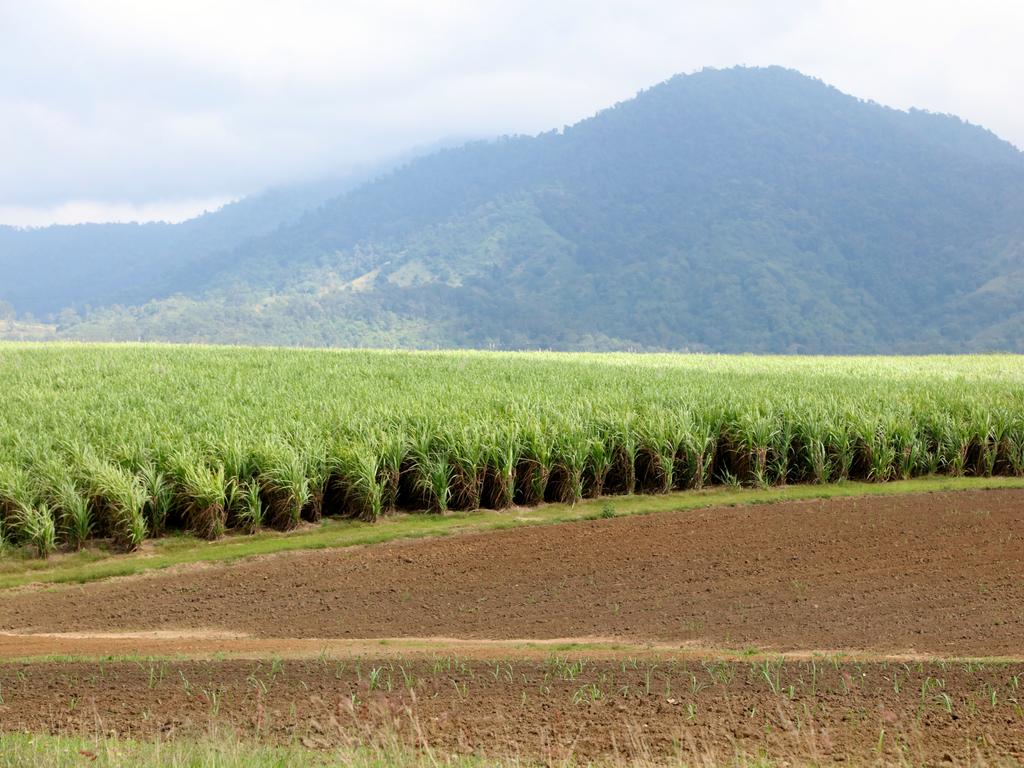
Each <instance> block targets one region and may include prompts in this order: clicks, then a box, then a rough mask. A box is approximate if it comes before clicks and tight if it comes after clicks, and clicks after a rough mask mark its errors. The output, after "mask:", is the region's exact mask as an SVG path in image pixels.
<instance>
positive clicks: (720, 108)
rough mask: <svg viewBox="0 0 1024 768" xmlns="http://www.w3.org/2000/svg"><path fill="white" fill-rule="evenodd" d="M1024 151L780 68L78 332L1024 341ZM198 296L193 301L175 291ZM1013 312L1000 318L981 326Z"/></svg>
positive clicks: (114, 313)
mask: <svg viewBox="0 0 1024 768" xmlns="http://www.w3.org/2000/svg"><path fill="white" fill-rule="evenodd" d="M1022 244H1024V153H1021V152H1020V151H1019V150H1018V149H1017V148H1016V147H1014V146H1013V145H1011V144H1009V143H1008V142H1005V141H1003V140H1002V139H999V138H998V137H997V136H995V134H993V133H991V132H990V131H987V130H986V129H983V128H981V127H979V126H973V125H971V124H969V123H966V122H964V121H962V120H960V119H959V118H954V117H951V116H945V115H937V114H933V113H929V112H923V111H920V110H915V111H906V112H904V111H900V110H894V109H891V108H889V107H883V106H881V105H877V104H874V103H873V102H868V101H863V100H860V99H857V98H855V97H852V96H848V95H846V94H843V93H842V92H841V91H839V90H837V89H835V88H833V87H831V86H828V85H826V84H824V83H822V82H821V81H818V80H814V79H812V78H808V77H806V76H803V75H801V74H799V73H797V72H794V71H792V70H784V69H781V68H760V69H745V68H735V69H729V70H704V71H702V72H700V73H696V74H693V75H680V76H676V77H674V78H671V79H669V80H667V81H665V82H664V83H661V84H659V85H656V86H653V87H651V88H649V89H646V90H644V91H642V92H641V93H640V94H638V95H637V96H636V97H635V98H633V99H630V100H628V101H624V102H620V103H619V104H616V105H614V106H612V107H609V108H607V109H605V110H601V111H600V112H598V113H597V114H595V115H594V116H592V117H590V118H587V119H585V120H582V121H580V122H578V123H576V124H574V125H572V126H567V127H565V128H563V129H562V130H559V131H549V132H546V133H542V134H539V135H537V136H516V137H505V138H501V139H497V140H494V141H487V142H474V143H470V144H467V145H464V146H462V147H458V148H450V149H445V150H442V151H441V152H437V153H434V154H431V155H428V156H425V157H420V158H417V159H415V160H412V161H411V162H409V163H407V164H405V165H403V166H401V167H399V168H396V169H394V170H391V171H390V172H388V173H385V174H383V175H381V176H379V177H377V178H375V179H374V180H372V181H369V182H367V183H364V184H360V185H357V186H354V187H353V188H351V189H349V190H347V191H345V192H344V193H343V194H341V195H339V196H336V197H333V198H331V199H328V200H326V201H324V202H323V204H322V205H320V206H319V207H317V208H316V209H314V210H309V211H306V212H304V213H302V214H301V215H299V216H297V217H295V218H294V219H293V220H291V221H289V222H284V223H282V225H281V226H279V227H275V228H274V229H272V230H271V231H269V232H265V233H262V234H258V235H257V236H255V237H252V238H249V239H246V240H245V241H244V242H243V243H241V244H240V245H238V246H236V247H235V248H233V249H224V250H221V251H218V252H217V253H216V254H214V255H211V257H210V258H207V259H205V260H200V261H198V262H196V263H194V264H190V265H189V266H188V268H186V269H185V270H184V271H182V272H180V273H179V274H178V275H176V276H175V277H174V278H173V279H171V280H169V281H168V282H167V286H168V287H166V288H165V290H164V295H163V296H153V297H152V299H151V300H150V301H148V302H137V306H134V307H127V308H125V307H111V308H101V309H97V310H94V311H93V312H90V313H89V314H88V315H87V316H86V318H85V319H84V320H82V321H79V322H72V323H70V324H68V326H67V327H65V328H63V329H62V331H61V333H62V334H64V335H67V336H72V337H76V338H114V339H117V338H132V339H135V338H143V339H163V340H177V341H226V342H229V343H230V342H235V343H285V344H296V343H297V344H304V345H314V346H316V345H344V346H363V345H375V346H394V345H399V346H428V347H431V346H489V347H498V348H536V347H543V348H556V349H603V348H608V349H622V348H636V349H693V350H714V351H733V352H735V351H752V352H754V351H760V352H837V353H838V352H847V353H849V352H882V351H893V352H896V351H899V352H917V351H969V350H973V349H1010V350H1017V349H1018V348H1019V344H1020V342H1019V340H1020V338H1021V337H1022V336H1024V300H1022V296H1024V274H1022V273H1021V267H1022V262H1021V258H1020V257H1021V255H1022V250H1024V245H1022ZM173 293H177V294H179V295H171V294H173ZM993 301H994V302H998V303H999V305H1000V307H1001V312H1000V316H999V317H998V318H990V317H989V316H988V315H989V314H991V313H978V312H971V308H972V307H973V306H974V304H975V303H977V302H993Z"/></svg>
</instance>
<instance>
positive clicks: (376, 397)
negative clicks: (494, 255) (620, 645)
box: [0, 344, 1024, 556]
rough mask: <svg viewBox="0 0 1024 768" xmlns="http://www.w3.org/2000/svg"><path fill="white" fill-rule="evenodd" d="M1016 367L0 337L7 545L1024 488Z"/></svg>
mask: <svg viewBox="0 0 1024 768" xmlns="http://www.w3.org/2000/svg"><path fill="white" fill-rule="evenodd" d="M1022 405H1024V365H1022V364H1021V360H1020V359H1019V358H1017V357H1014V356H971V357H914V358H789V357H776V358H773V357H748V356H706V355H627V354H610V355H584V354H553V353H551V354H549V353H485V352H436V353H426V352H419V353H415V352H386V351H376V352H374V351H323V350H319V351H312V350H281V349H239V348H210V347H165V346H145V345H137V346H136V345H132V346H113V345H28V344H25V345H20V344H19V345H3V346H0V537H2V538H3V540H4V541H6V542H8V543H12V544H18V545H27V546H32V547H34V548H35V549H36V550H37V551H38V553H39V554H40V555H43V556H45V555H46V554H47V553H49V552H50V551H52V550H53V549H54V548H56V547H58V546H65V547H69V548H75V547H80V546H82V545H83V544H84V543H85V542H86V541H87V540H89V539H90V538H93V537H100V538H106V539H110V540H112V541H113V542H114V543H115V544H116V545H118V546H120V547H123V548H125V549H132V548H135V547H137V546H138V545H139V544H140V543H141V542H142V541H143V540H144V539H145V538H146V537H147V536H159V535H161V534H162V533H163V532H165V531H166V530H168V529H186V530H189V531H192V532H194V533H195V534H197V535H199V536H203V537H207V538H215V537H217V536H220V535H222V534H223V533H224V532H225V531H226V530H228V529H236V530H245V531H254V530H257V529H259V528H261V527H263V526H267V527H273V528H277V529H282V530H287V529H289V528H293V527H295V526H297V525H298V524H299V523H300V522H301V521H302V520H311V521H315V520H317V519H318V518H319V517H320V516H321V515H325V514H326V515H338V516H349V517H357V518H360V519H364V520H373V519H375V518H377V517H378V516H380V515H383V514H387V513H388V512H391V511H392V510H395V509H406V510H424V511H431V512H444V511H446V510H448V509H475V508H479V507H488V508H499V509H500V508H504V507H508V506H511V505H514V504H516V505H532V504H538V503H541V502H543V501H561V502H570V503H571V502H574V501H575V500H578V499H580V498H584V497H596V496H600V495H607V494H624V493H634V492H643V493H663V492H666V491H669V490H672V489H687V488H700V487H702V486H705V485H709V484H713V483H735V484H741V483H742V484H751V485H775V484H783V483H826V482H835V481H841V480H844V479H867V480H874V481H879V482H881V481H885V480H890V479H904V478H909V477H912V476H917V475H928V474H948V475H954V476H956V475H983V476H988V475H1024V408H1022Z"/></svg>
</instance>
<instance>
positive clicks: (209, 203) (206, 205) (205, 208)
mask: <svg viewBox="0 0 1024 768" xmlns="http://www.w3.org/2000/svg"><path fill="white" fill-rule="evenodd" d="M230 202H231V198H225V197H213V198H207V199H204V200H165V201H156V202H149V203H124V202H122V203H110V202H102V201H97V200H72V201H69V202H66V203H61V204H59V205H54V206H42V207H40V206H17V205H0V225H9V226H15V227H46V226H49V225H50V224H85V223H96V224H100V223H104V222H144V221H167V222H171V223H176V222H179V221H185V220H186V219H191V218H193V217H195V216H199V215H200V214H202V213H205V212H212V211H216V210H217V209H218V208H221V207H223V206H225V205H227V204H228V203H230Z"/></svg>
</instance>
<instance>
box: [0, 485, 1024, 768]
mask: <svg viewBox="0 0 1024 768" xmlns="http://www.w3.org/2000/svg"><path fill="white" fill-rule="evenodd" d="M0 631H2V632H4V633H5V634H4V635H3V636H0V656H2V657H6V658H8V659H11V658H14V657H18V656H25V655H32V654H38V653H40V652H45V649H46V648H48V647H49V648H51V649H53V652H60V653H69V654H74V653H76V652H78V653H83V654H86V653H87V654H91V655H99V654H101V653H102V651H103V650H104V649H109V652H110V653H125V652H130V651H131V650H132V649H136V650H137V651H138V652H150V653H156V652H160V651H159V649H160V648H164V649H167V652H171V650H173V651H174V652H180V651H181V650H183V649H184V650H186V651H187V650H192V651H193V652H195V653H196V654H198V655H203V653H204V649H206V658H205V660H203V659H196V660H191V661H186V660H177V661H138V662H136V661H108V662H105V663H102V664H100V663H97V662H87V661H76V662H69V663H53V662H36V663H30V664H25V663H21V662H13V661H11V662H7V663H5V664H2V665H0V697H2V699H0V728H2V729H5V730H10V729H20V728H28V729H33V730H46V731H51V732H63V731H71V732H77V733H96V732H97V729H100V730H103V731H107V732H114V733H121V734H128V733H130V734H131V735H133V736H139V737H144V736H151V735H168V734H171V735H173V734H179V733H193V732H197V731H203V730H205V729H208V728H211V727H213V726H218V727H219V726H225V725H226V726H227V727H230V728H233V729H236V730H237V731H238V732H239V734H241V735H243V736H260V737H265V738H269V739H271V740H274V741H290V740H293V739H298V740H299V741H301V742H302V743H305V744H307V745H309V746H314V747H317V746H330V745H333V744H338V743H346V742H351V741H354V740H358V741H367V740H370V741H372V740H374V739H380V738H397V739H400V740H402V741H409V742H413V743H418V744H429V745H430V746H431V747H434V748H438V749H446V750H456V751H477V752H480V751H483V752H487V753H490V754H502V755H504V754H510V753H511V754H514V755H520V756H523V755H527V756H531V757H537V758H540V759H541V760H544V761H556V760H561V759H563V758H564V757H565V756H567V755H570V754H571V755H575V756H576V757H577V758H580V759H589V758H592V757H597V756H601V757H607V756H609V755H618V756H621V757H629V756H645V757H649V756H654V757H657V758H661V757H667V756H671V755H676V754H681V755H682V756H683V757H684V758H685V759H686V760H687V761H688V762H691V763H693V762H701V761H706V760H705V758H707V759H708V760H715V761H717V760H722V759H724V760H731V759H732V756H733V755H734V754H735V753H736V752H737V750H739V751H744V752H749V753H753V754H760V753H762V752H764V753H767V754H771V755H777V756H780V757H784V758H786V759H787V760H794V759H795V760H810V761H822V760H826V759H828V760H832V759H842V758H849V757H851V756H852V757H858V758H860V759H861V761H864V760H872V761H876V760H878V761H881V762H892V761H894V760H897V759H907V760H909V761H910V762H914V763H919V762H920V763H940V762H946V763H949V762H953V763H963V762H968V761H971V762H976V761H978V760H979V759H981V760H983V761H987V762H989V763H990V764H992V763H993V762H996V763H998V762H1002V761H1004V760H1006V761H1010V762H1011V763H1012V762H1014V761H1016V762H1017V763H1019V762H1021V761H1024V710H1022V706H1024V691H1022V690H1021V684H1022V683H1024V663H1022V661H1021V659H1022V657H1024V491H1020V490H1001V491H979V492H957V493H935V494H925V495H917V496H891V497H868V498H856V499H841V500H831V501H808V502H794V503H778V504H771V505H760V506H746V507H736V508H714V509H706V510H699V511H688V512H678V513H660V514H656V515H649V516H635V517H622V518H615V519H608V520H599V521H588V522H579V523H571V524H564V525H558V526H542V527H533V528H518V529H513V530H507V531H499V532H490V533H478V534H467V535H459V536H453V537H450V538H440V539H431V540H418V541H410V542H397V543H392V544H384V545H376V546H373V547H367V548H360V549H347V550H329V551H318V552H303V553H292V554H284V555H279V556H273V557H266V558H260V559H253V560H249V561H243V562H240V563H237V564H233V565H220V566H212V567H203V568H193V569H185V570H179V571H175V572H159V573H154V574H148V575H144V576H141V577H132V578H126V579H116V580H110V581H107V582H96V583H91V584H86V585H81V586H69V587H59V588H54V589H23V590H16V591H11V592H8V593H5V594H0ZM48 633H50V634H52V633H61V634H60V635H59V636H56V637H54V636H48ZM128 633H150V634H149V635H145V637H149V638H150V639H149V640H144V639H142V640H125V636H127V634H128ZM118 635H120V637H118ZM134 637H136V638H139V637H144V636H143V635H141V634H139V635H134ZM394 638H434V639H433V640H431V641H430V642H426V643H424V644H422V645H421V646H419V650H417V651H416V652H411V653H408V654H404V653H402V652H398V653H396V652H395V651H394V650H392V651H389V652H387V653H384V652H383V648H384V646H379V648H380V651H379V652H375V651H374V650H373V644H374V643H376V642H378V641H382V640H384V639H392V640H391V641H390V642H391V643H397V644H399V645H400V643H399V641H396V640H394ZM552 639H566V640H572V641H576V642H587V641H593V640H595V639H601V640H603V641H605V642H608V641H617V642H620V643H622V644H624V645H628V646H629V648H632V649H633V650H629V649H628V648H627V649H626V650H623V651H621V653H620V655H619V657H618V658H615V657H613V655H611V652H610V651H609V650H608V649H609V646H607V645H606V646H604V647H603V650H602V651H601V652H599V653H598V652H595V653H592V654H590V656H589V658H587V659H584V658H583V657H581V656H580V655H579V654H580V653H583V654H586V653H587V651H586V650H581V646H576V647H575V649H574V650H572V651H569V653H571V654H573V655H571V656H569V657H560V656H558V655H557V654H558V653H559V651H558V650H557V648H558V646H557V645H556V644H551V643H548V644H540V645H538V646H536V647H534V648H533V649H532V650H530V651H529V652H526V651H521V652H520V651H516V650H515V647H516V646H515V644H514V643H508V642H506V643H504V644H501V645H499V646H495V647H492V648H491V649H490V650H488V649H487V646H486V645H485V644H486V643H488V642H491V641H526V640H534V641H550V640H552ZM456 641H462V644H461V645H460V643H459V642H456ZM466 641H472V642H475V643H477V645H476V646H475V647H474V646H473V645H472V644H466ZM147 642H148V643H150V645H149V646H147V645H146V643H147ZM402 642H409V641H402ZM48 643H49V644H50V645H47V644H48ZM125 643H128V644H127V645H126V644H125ZM134 643H138V645H137V646H136V645H134ZM321 643H322V647H323V648H324V649H325V651H324V653H323V654H321V656H320V657H319V658H316V657H315V656H314V654H313V653H312V652H311V649H313V648H314V647H319V646H320V645H321ZM345 643H349V645H347V646H346V645H345ZM161 644H163V645H161ZM644 644H650V647H649V648H648V649H647V651H646V652H641V651H638V650H636V649H642V648H643V646H644ZM271 648H277V649H284V651H285V653H284V658H283V660H279V661H277V662H271V661H266V660H263V661H259V660H240V659H232V660H214V659H213V658H210V657H209V654H210V653H212V652H213V650H214V649H215V650H216V651H217V652H218V653H227V654H229V655H230V654H231V653H232V652H233V651H237V652H239V653H240V654H254V653H255V654H257V655H260V654H265V653H267V652H268V649H271ZM345 648H347V649H348V650H347V651H346V650H345ZM538 648H540V650H538ZM288 649H294V651H295V653H294V655H291V656H289V655H288V653H289V650H288ZM730 649H731V650H730ZM815 651H822V652H823V653H818V654H815V653H814V652H815ZM836 651H843V652H848V653H853V654H857V656H856V658H859V659H861V660H860V661H856V660H852V659H853V658H854V657H852V656H850V657H843V656H840V655H836V654H835V652H836ZM273 652H274V653H277V652H278V651H277V650H275V651H273ZM779 652H803V654H804V656H803V658H800V659H797V658H794V654H792V653H791V654H790V658H789V659H788V660H785V661H781V660H773V659H774V658H776V657H775V656H774V654H776V653H779ZM744 653H749V654H752V655H751V656H750V658H749V659H744V658H743V656H742V654H744ZM457 654H461V656H460V655H457ZM730 654H731V660H724V661H723V660H721V659H722V658H727V659H728V658H730ZM300 656H302V657H304V658H299V657H300ZM311 657H312V658H311ZM953 657H987V658H989V659H994V658H995V657H1004V658H1005V660H1004V661H996V660H989V661H985V662H977V661H948V660H947V661H942V660H941V659H951V658H953ZM264 658H265V657H264ZM715 659H718V660H715ZM844 659H845V660H844Z"/></svg>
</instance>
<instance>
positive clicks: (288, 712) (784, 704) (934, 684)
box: [0, 656, 1024, 765]
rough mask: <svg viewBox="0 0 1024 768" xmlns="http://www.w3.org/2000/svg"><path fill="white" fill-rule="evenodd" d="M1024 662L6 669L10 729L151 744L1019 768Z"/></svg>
mask: <svg viewBox="0 0 1024 768" xmlns="http://www.w3.org/2000/svg"><path fill="white" fill-rule="evenodd" d="M1022 684H1024V664H1020V663H1010V664H1005V663H988V664H976V663H972V664H964V663H956V664H945V663H934V662H933V663H920V664H919V663H914V664H900V663H895V662H873V663H864V664H851V663H844V664H834V663H832V662H830V661H828V660H825V659H818V660H817V661H815V662H810V661H802V662H795V661H790V662H785V663H782V664H780V663H768V664H767V665H766V664H763V663H751V662H695V661H686V662H672V661H664V660H661V661H655V660H629V659H623V660H620V661H609V660H604V661H586V662H581V661H580V660H578V659H575V658H573V659H570V658H557V657H552V658H550V659H548V660H547V661H537V660H521V659H517V660H510V661H507V662H482V661H473V660H465V659H461V658H459V657H454V656H437V657H436V658H434V659H418V660H414V661H406V662H404V663H399V662H397V661H395V660H392V659H386V658H385V659H379V658H378V659H375V658H373V657H364V658H361V659H352V658H350V659H348V660H345V661H339V660H334V659H330V658H327V657H324V658H322V659H319V660H304V661H296V660H288V661H284V662H279V663H276V664H275V663H273V662H255V661H222V662H214V661H206V662H162V661H152V662H139V663H133V662H116V663H110V662H108V663H97V662H92V663H65V664H26V665H22V664H4V665H0V690H2V692H3V704H2V705H0V723H2V727H3V728H4V729H6V730H21V729H28V730H32V731H37V732H38V731H45V732H50V733H62V734H66V733H74V734H80V735H93V734H96V733H102V734H120V735H125V734H131V735H132V736H133V737H135V738H152V737H157V736H159V737H161V738H169V737H174V736H175V735H186V734H203V733H206V732H208V730H210V729H215V730H218V732H223V731H224V730H225V729H227V730H229V731H231V732H235V733H237V734H238V735H239V736H240V737H242V738H259V739H263V740H269V741H271V742H278V743H281V742H291V741H298V742H300V743H302V744H305V745H306V746H310V747H320V748H326V747H330V746H333V745H338V744H352V743H364V744H365V743H373V742H374V741H375V740H382V739H383V740H391V739H397V740H399V741H401V742H405V743H409V744H413V745H418V746H422V745H424V744H426V745H429V746H430V747H431V748H433V749H435V750H438V751H444V752H449V751H454V752H476V753H484V754H489V755H492V756H507V755H509V754H511V755H514V756H520V757H527V758H530V757H533V758H540V759H541V760H542V761H544V762H546V763H548V764H552V763H560V762H561V761H562V760H564V759H566V758H567V757H569V756H570V755H571V756H572V757H573V758H575V759H576V760H580V761H583V760H588V759H592V758H598V757H600V758H608V757H609V756H618V757H620V758H627V759H628V758H636V757H640V758H644V759H645V760H650V759H652V758H653V759H655V760H658V759H662V758H673V757H679V756H682V757H683V758H685V759H686V760H687V762H690V763H696V764H711V763H719V762H720V763H721V764H725V763H729V764H732V763H734V762H735V757H734V756H735V755H736V754H737V752H740V753H745V754H757V755H761V754H763V755H767V756H769V757H776V758H780V759H782V760H784V761H785V762H783V763H782V764H784V765H789V764H792V762H794V761H795V762H804V761H811V762H813V763H818V764H820V763H821V762H824V761H831V760H848V761H852V762H853V763H854V764H862V763H864V764H866V763H867V762H871V763H873V764H876V763H884V764H893V763H905V764H915V765H919V764H932V765H934V764H954V763H955V764H958V765H967V764H984V765H994V764H996V763H998V764H1004V763H1005V764H1011V763H1012V764H1019V763H1020V762H1021V761H1022V760H1024V737H1022V734H1024V710H1022V708H1021V704H1022V703H1024V688H1022Z"/></svg>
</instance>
